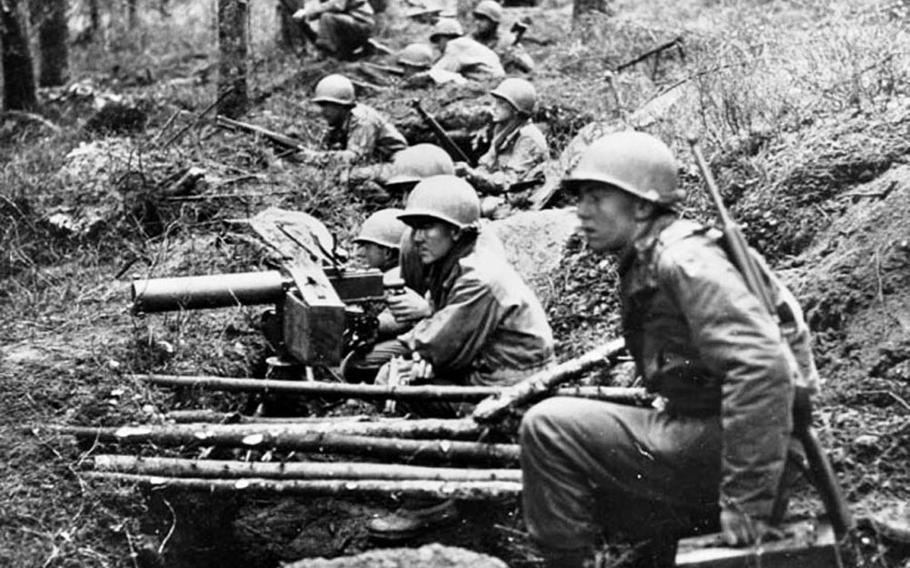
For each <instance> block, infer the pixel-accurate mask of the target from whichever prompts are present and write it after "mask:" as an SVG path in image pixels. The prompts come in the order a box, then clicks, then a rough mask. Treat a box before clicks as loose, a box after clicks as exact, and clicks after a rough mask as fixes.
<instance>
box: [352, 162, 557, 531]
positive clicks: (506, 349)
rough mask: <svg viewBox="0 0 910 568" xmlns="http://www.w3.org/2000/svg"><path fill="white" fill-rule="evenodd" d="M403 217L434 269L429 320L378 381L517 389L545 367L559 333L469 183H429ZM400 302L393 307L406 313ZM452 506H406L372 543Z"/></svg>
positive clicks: (447, 413)
mask: <svg viewBox="0 0 910 568" xmlns="http://www.w3.org/2000/svg"><path fill="white" fill-rule="evenodd" d="M400 218H401V219H402V220H403V221H404V222H405V223H407V224H408V225H409V226H410V227H411V229H412V232H411V236H410V240H411V243H412V244H413V246H414V250H415V252H416V254H417V255H418V257H419V258H420V262H421V263H422V264H423V266H424V267H425V269H426V283H427V295H426V296H427V300H428V306H429V314H428V315H427V317H425V318H423V319H421V320H419V321H418V322H417V323H416V324H415V325H414V328H413V329H411V331H409V332H408V333H406V334H404V335H402V336H400V337H399V338H398V341H399V346H400V353H401V354H402V355H404V358H403V359H398V358H396V359H394V360H393V361H392V362H390V363H389V364H387V365H385V366H383V368H382V370H381V371H380V373H379V376H378V377H377V379H376V380H377V383H395V384H409V383H410V384H421V383H422V384H436V385H502V386H505V385H510V384H514V383H516V382H518V381H520V380H521V379H523V378H526V377H528V376H530V375H531V374H533V373H535V372H538V371H540V370H543V369H545V368H546V367H547V366H548V365H549V364H550V363H551V361H552V357H553V336H552V331H551V330H550V326H549V324H548V323H547V319H546V314H545V313H544V310H543V307H542V306H541V305H540V301H539V300H538V299H537V296H535V295H534V292H532V291H531V289H530V288H529V287H528V286H527V284H525V283H524V281H523V280H522V279H521V277H520V276H519V275H518V273H517V272H515V270H514V269H513V268H512V266H511V265H510V264H509V262H508V261H507V260H506V258H505V256H504V255H503V254H502V252H501V251H500V250H497V248H496V247H491V246H489V242H488V241H485V240H484V239H481V238H479V235H480V233H481V231H482V229H481V228H480V223H479V222H480V200H479V198H478V197H477V194H476V192H475V191H474V189H473V188H471V186H470V185H468V183H467V182H465V181H464V180H461V179H458V178H456V177H454V176H450V175H442V176H433V177H430V178H427V179H424V180H423V181H421V182H419V183H418V184H417V186H416V187H415V188H414V190H413V191H412V192H411V194H410V196H409V197H408V203H407V206H406V207H405V210H404V213H403V214H402V215H401V216H400ZM395 298H397V296H393V297H390V298H389V308H390V310H391V311H392V313H393V314H394V315H396V316H398V315H399V307H400V306H399V304H398V303H397V302H396V301H395ZM471 406H472V405H469V404H467V403H446V402H428V403H414V404H408V405H407V409H408V410H409V411H410V412H413V413H415V414H418V415H422V416H432V417H440V418H446V417H455V416H462V415H464V414H465V413H466V412H470V410H471ZM454 514H455V513H454V508H453V505H452V503H451V502H439V501H435V502H432V503H428V502H426V501H424V502H413V503H406V504H405V506H404V507H402V508H401V509H399V510H398V511H397V512H396V513H394V514H392V515H389V516H387V517H381V518H378V519H374V520H373V521H372V522H370V524H369V525H368V529H369V531H370V534H371V536H373V537H375V538H381V539H385V540H400V539H404V538H409V537H412V536H414V535H415V534H417V533H419V532H420V531H422V530H424V529H427V528H429V527H430V526H433V525H435V524H437V523H439V522H442V521H445V520H450V519H451V518H453V516H454Z"/></svg>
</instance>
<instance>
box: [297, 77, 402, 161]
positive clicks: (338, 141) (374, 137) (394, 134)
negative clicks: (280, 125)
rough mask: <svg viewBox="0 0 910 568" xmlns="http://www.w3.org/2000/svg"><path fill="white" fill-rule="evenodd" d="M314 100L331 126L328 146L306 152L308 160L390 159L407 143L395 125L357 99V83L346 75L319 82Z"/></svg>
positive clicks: (327, 135) (328, 134)
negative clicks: (355, 95)
mask: <svg viewBox="0 0 910 568" xmlns="http://www.w3.org/2000/svg"><path fill="white" fill-rule="evenodd" d="M313 102H314V103H316V104H317V105H319V110H320V112H321V113H322V117H323V118H324V119H325V121H326V123H328V126H329V129H328V131H327V132H326V135H325V137H324V142H323V145H324V147H325V148H326V149H325V150H324V151H321V152H314V151H311V152H307V153H305V154H304V159H306V160H310V161H323V162H324V161H329V160H333V159H334V160H342V161H345V162H348V163H355V162H377V161H388V160H390V159H392V157H393V156H394V155H395V154H396V153H397V152H398V151H399V150H402V149H404V148H405V147H407V145H408V143H407V141H406V140H405V138H404V136H402V135H401V133H400V132H399V131H398V129H397V128H395V125H394V124H392V123H391V122H389V121H388V120H387V119H386V118H385V117H384V116H382V115H381V114H379V113H378V112H377V111H376V110H374V109H373V108H372V107H369V106H367V105H364V104H360V103H357V102H355V100H354V85H353V84H352V83H351V81H350V80H349V79H348V78H346V77H344V76H343V75H337V74H336V75H328V76H326V77H324V78H323V79H322V80H321V81H319V83H317V84H316V92H315V96H314V97H313Z"/></svg>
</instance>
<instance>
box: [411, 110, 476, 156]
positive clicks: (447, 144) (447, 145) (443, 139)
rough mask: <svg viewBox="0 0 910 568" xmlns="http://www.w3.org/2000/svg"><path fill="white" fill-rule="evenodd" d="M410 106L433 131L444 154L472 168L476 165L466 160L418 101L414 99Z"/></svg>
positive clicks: (463, 154) (461, 151)
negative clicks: (446, 153)
mask: <svg viewBox="0 0 910 568" xmlns="http://www.w3.org/2000/svg"><path fill="white" fill-rule="evenodd" d="M411 106H413V107H414V110H416V111H417V114H419V115H420V118H421V119H422V120H423V121H424V123H425V124H426V125H427V126H429V127H430V130H432V131H433V135H434V136H436V139H437V140H438V141H439V144H440V145H441V146H442V147H443V149H445V151H446V152H448V153H449V154H450V155H451V156H452V157H454V158H457V159H458V161H461V162H467V163H468V164H469V165H471V166H472V167H473V166H475V165H476V164H475V163H474V161H473V160H471V159H470V158H468V156H467V154H465V153H464V150H462V149H461V147H459V146H458V144H456V143H455V141H454V140H452V139H451V138H450V137H449V135H448V134H446V131H445V130H444V129H443V128H442V125H441V124H439V122H437V121H436V119H435V118H433V116H432V115H430V113H428V112H427V111H426V110H424V108H423V106H421V104H420V101H419V100H417V99H414V100H413V101H411Z"/></svg>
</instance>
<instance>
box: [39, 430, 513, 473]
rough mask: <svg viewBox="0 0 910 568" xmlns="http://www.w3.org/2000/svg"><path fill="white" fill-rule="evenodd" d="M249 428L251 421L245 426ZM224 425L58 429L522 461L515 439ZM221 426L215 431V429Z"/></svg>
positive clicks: (174, 442)
mask: <svg viewBox="0 0 910 568" xmlns="http://www.w3.org/2000/svg"><path fill="white" fill-rule="evenodd" d="M243 426H244V428H248V426H247V425H243ZM225 428H226V427H225V426H213V425H206V426H205V427H200V426H195V427H192V428H188V427H181V426H138V427H124V428H87V427H78V426H65V427H59V428H54V430H55V431H56V432H58V433H60V434H69V435H72V436H75V437H76V438H79V439H82V440H92V441H93V442H117V443H122V444H141V443H146V442H151V443H154V444H155V445H158V446H171V447H173V446H187V445H189V446H219V447H232V448H247V449H251V450H266V449H272V448H274V449H280V450H296V451H300V452H318V453H341V454H351V455H362V456H373V457H379V458H393V459H398V460H400V459H402V458H406V459H408V460H414V459H431V460H447V461H453V462H457V461H473V460H481V461H488V462H492V463H497V464H514V463H517V461H518V445H517V444H487V443H481V442H460V441H452V440H409V439H405V438H376V437H370V436H349V435H339V434H334V433H333V434H326V433H320V432H312V431H310V432H303V433H295V432H292V431H291V430H292V428H290V427H284V428H276V429H272V430H260V431H259V432H256V433H251V431H249V430H244V429H235V430H229V429H227V430H226V429H225ZM216 430H217V431H216Z"/></svg>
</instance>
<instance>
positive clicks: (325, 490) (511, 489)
mask: <svg viewBox="0 0 910 568" xmlns="http://www.w3.org/2000/svg"><path fill="white" fill-rule="evenodd" d="M84 476H85V477H87V478H89V479H100V480H108V481H117V482H121V483H130V484H134V485H135V484H138V485H144V486H149V487H151V488H153V489H156V490H159V489H164V488H169V489H182V490H188V491H204V492H206V493H285V494H296V495H323V496H328V495H332V496H339V495H362V494H364V493H368V494H371V495H377V496H383V497H388V496H389V495H391V494H393V493H395V494H400V495H406V496H408V497H416V498H432V499H460V500H475V501H489V500H491V499H499V498H503V497H515V496H518V495H520V494H521V483H518V482H515V481H464V482H449V481H422V480H404V481H387V480H382V479H363V480H334V479H314V480H302V479H288V480H276V479H260V478H250V479H199V478H191V477H172V478H168V477H157V476H148V475H130V474H128V473H108V472H101V471H90V472H86V473H85V474H84Z"/></svg>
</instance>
